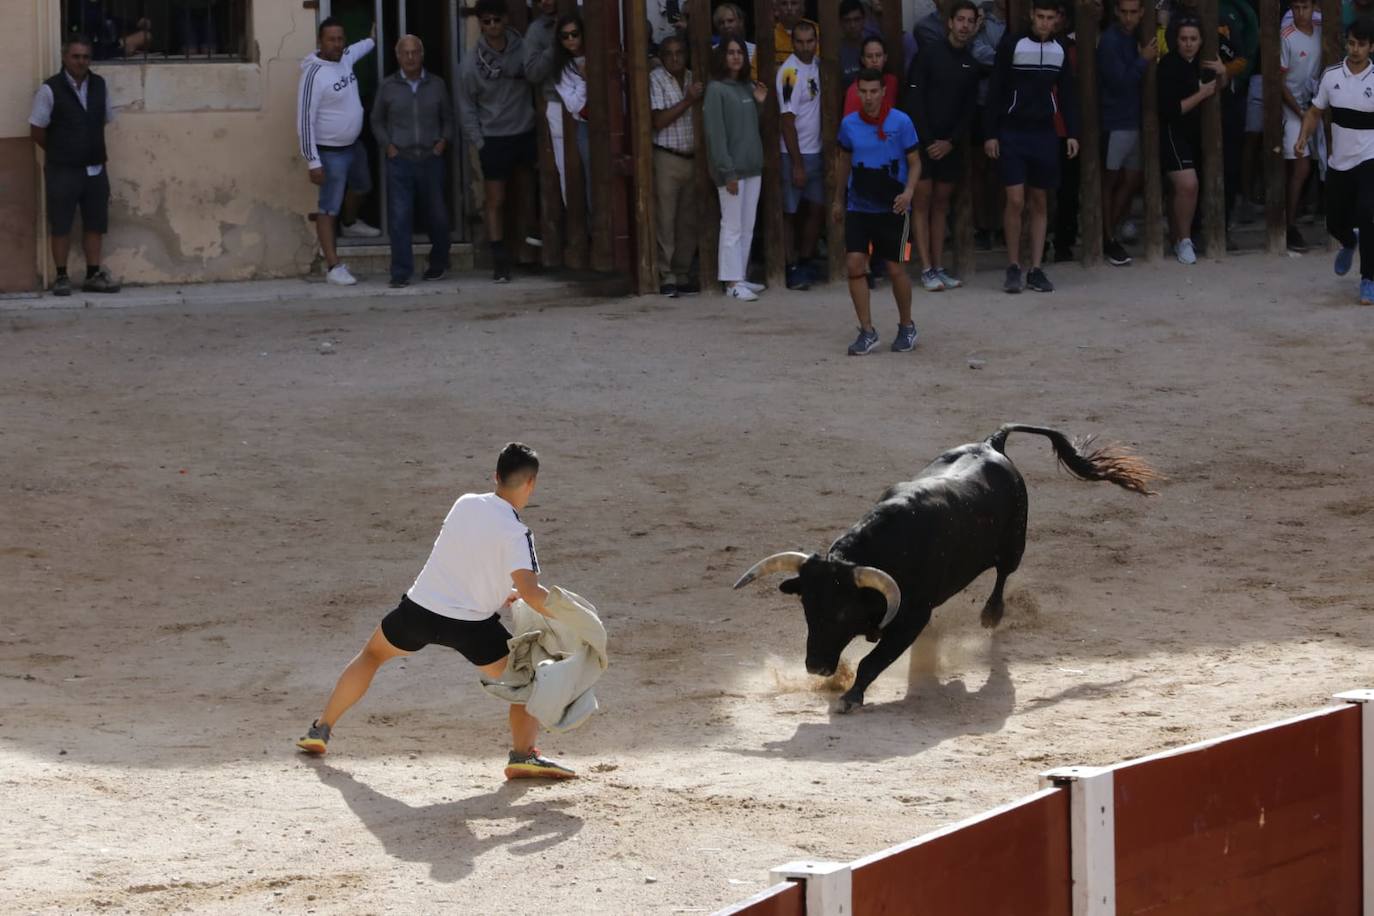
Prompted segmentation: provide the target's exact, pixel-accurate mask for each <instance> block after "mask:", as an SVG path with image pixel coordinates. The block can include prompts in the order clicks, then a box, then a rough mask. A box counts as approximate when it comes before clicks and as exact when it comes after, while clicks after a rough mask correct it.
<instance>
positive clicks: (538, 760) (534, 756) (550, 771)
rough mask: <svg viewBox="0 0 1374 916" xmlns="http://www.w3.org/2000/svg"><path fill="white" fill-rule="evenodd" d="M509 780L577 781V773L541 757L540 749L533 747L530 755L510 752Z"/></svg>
mask: <svg viewBox="0 0 1374 916" xmlns="http://www.w3.org/2000/svg"><path fill="white" fill-rule="evenodd" d="M506 778H507V779H576V778H577V773H576V772H575V771H573V770H570V769H568V768H567V767H565V766H562V765H560V764H557V763H555V762H554V761H552V760H550V759H548V758H547V757H541V756H539V748H537V747H532V748H530V752H529V753H528V754H521V753H519V752H518V751H511V752H510V760H509V762H507V763H506Z"/></svg>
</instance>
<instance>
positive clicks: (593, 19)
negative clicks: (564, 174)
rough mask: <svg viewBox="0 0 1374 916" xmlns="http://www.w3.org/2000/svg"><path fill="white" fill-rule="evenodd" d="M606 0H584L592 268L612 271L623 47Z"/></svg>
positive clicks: (583, 33) (583, 34)
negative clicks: (618, 58) (615, 110)
mask: <svg viewBox="0 0 1374 916" xmlns="http://www.w3.org/2000/svg"><path fill="white" fill-rule="evenodd" d="M608 5H609V4H608V3H607V2H606V0H583V3H582V19H583V21H584V22H585V23H586V26H587V27H586V29H584V30H583V32H582V41H583V47H584V48H586V51H587V129H588V131H589V132H590V135H591V136H592V137H594V138H595V140H594V141H593V142H592V143H590V144H588V145H589V147H590V150H591V160H592V195H591V197H592V203H591V211H592V212H591V214H590V216H591V229H592V248H591V266H592V270H597V271H601V272H603V273H605V272H609V271H610V270H611V268H612V267H613V266H614V259H613V256H612V253H611V180H612V179H611V154H612V149H611V143H610V133H611V124H610V104H609V102H610V94H609V92H608V90H607V84H608V83H609V82H610V69H611V66H612V60H613V58H614V56H615V55H617V54H618V52H619V50H620V48H619V46H618V45H619V43H618V42H613V41H612V39H613V37H614V36H612V35H608V34H607V30H606V28H605V24H606V9H607V6H608Z"/></svg>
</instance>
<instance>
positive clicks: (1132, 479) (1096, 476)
mask: <svg viewBox="0 0 1374 916" xmlns="http://www.w3.org/2000/svg"><path fill="white" fill-rule="evenodd" d="M1012 433H1035V434H1036V435H1037V436H1044V437H1045V438H1047V439H1049V440H1050V443H1051V444H1052V445H1053V446H1054V456H1055V457H1056V458H1058V459H1059V464H1060V466H1061V467H1064V468H1066V469H1067V470H1068V471H1069V473H1070V474H1073V475H1074V476H1075V477H1077V478H1079V479H1080V480H1106V481H1109V482H1111V483H1114V484H1116V485H1117V486H1119V487H1124V488H1126V489H1127V490H1134V491H1135V492H1137V493H1144V494H1145V495H1147V496H1153V495H1154V491H1153V490H1151V489H1150V483H1151V482H1152V481H1155V480H1161V479H1162V477H1161V475H1160V474H1159V473H1158V472H1157V471H1155V469H1154V468H1152V467H1150V465H1149V464H1148V463H1146V462H1145V461H1144V460H1143V459H1141V458H1137V457H1136V456H1135V455H1133V454H1131V450H1130V449H1128V448H1126V447H1125V446H1120V445H1104V446H1101V447H1099V448H1094V447H1093V438H1094V437H1092V436H1088V437H1086V438H1083V439H1080V440H1078V442H1071V441H1069V437H1068V436H1066V435H1064V434H1063V433H1061V432H1059V430H1057V429H1049V428H1047V427H1044V426H1025V425H1023V424H1021V423H1007V424H1005V425H1004V426H1003V427H1002V428H1001V429H999V430H997V432H995V433H993V434H992V435H991V436H988V438H987V443H988V445H991V446H992V447H993V448H995V449H997V451H999V452H1001V453H1002V454H1006V444H1007V436H1010V435H1011V434H1012Z"/></svg>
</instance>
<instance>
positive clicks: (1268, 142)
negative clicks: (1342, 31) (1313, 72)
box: [1246, 0, 1339, 254]
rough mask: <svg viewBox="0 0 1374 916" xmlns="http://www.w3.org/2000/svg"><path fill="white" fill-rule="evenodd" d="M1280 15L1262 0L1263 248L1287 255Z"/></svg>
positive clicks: (1275, 4) (1273, 3)
mask: <svg viewBox="0 0 1374 916" xmlns="http://www.w3.org/2000/svg"><path fill="white" fill-rule="evenodd" d="M1279 15H1280V13H1279V0H1260V4H1259V17H1260V65H1261V71H1262V73H1263V79H1264V100H1265V105H1264V157H1263V161H1264V230H1265V231H1264V236H1265V246H1264V248H1265V250H1266V251H1268V252H1269V253H1270V254H1285V253H1287V250H1288V200H1287V197H1288V181H1287V177H1288V176H1287V170H1288V166H1287V164H1286V163H1285V162H1284V149H1283V104H1282V102H1280V99H1282V98H1283V95H1282V93H1283V74H1282V73H1280V72H1279ZM1337 21H1339V20H1337ZM1333 31H1334V30H1333ZM1250 78H1251V79H1252V80H1253V79H1260V78H1261V77H1260V76H1259V75H1255V76H1251V77H1250ZM1275 103H1277V104H1275ZM1246 190H1248V189H1246Z"/></svg>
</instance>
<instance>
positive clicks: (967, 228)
mask: <svg viewBox="0 0 1374 916" xmlns="http://www.w3.org/2000/svg"><path fill="white" fill-rule="evenodd" d="M955 143H956V144H957V146H958V149H959V157H960V158H961V159H962V160H963V173H962V174H961V175H960V176H959V186H958V187H957V188H955V190H954V200H953V206H954V252H953V253H954V270H955V272H956V273H958V275H959V276H960V277H961V278H963V279H964V280H965V281H967V280H968V279H969V278H971V277H972V276H973V273H974V271H975V270H977V257H978V255H977V251H976V249H975V247H974V243H973V155H974V150H973V144H972V143H971V142H969V137H968V134H965V135H964V136H962V137H959V138H958V139H957V140H955Z"/></svg>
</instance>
